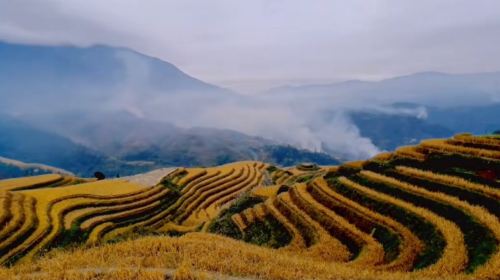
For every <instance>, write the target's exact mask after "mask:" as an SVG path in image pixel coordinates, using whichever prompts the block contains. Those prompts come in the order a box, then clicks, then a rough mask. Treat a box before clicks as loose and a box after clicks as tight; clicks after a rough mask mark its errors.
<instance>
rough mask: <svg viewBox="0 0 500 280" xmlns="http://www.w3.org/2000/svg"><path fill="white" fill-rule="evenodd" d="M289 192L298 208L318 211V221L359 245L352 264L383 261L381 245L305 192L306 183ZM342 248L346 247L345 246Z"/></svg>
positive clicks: (370, 263) (368, 263)
mask: <svg viewBox="0 0 500 280" xmlns="http://www.w3.org/2000/svg"><path fill="white" fill-rule="evenodd" d="M291 193H292V194H294V195H293V197H294V198H296V201H297V202H298V203H297V205H300V208H302V209H305V210H306V211H307V212H316V213H319V214H320V215H317V217H321V221H320V223H321V224H323V225H326V226H327V227H328V228H329V229H330V231H331V229H332V228H333V229H334V231H335V232H343V233H345V235H347V236H349V237H350V238H352V239H353V240H354V241H355V242H356V243H357V244H358V245H359V246H361V251H360V253H359V254H358V256H357V257H356V259H354V260H353V261H352V264H354V265H362V266H365V265H368V266H373V265H379V264H381V263H382V262H383V259H384V249H383V247H382V245H381V244H380V243H379V242H378V241H377V240H375V239H374V238H373V237H372V236H371V235H369V234H366V233H365V232H363V231H361V230H360V229H359V228H357V227H356V226H355V225H353V224H351V223H350V222H349V221H347V220H346V219H345V218H344V217H342V216H340V215H338V214H337V213H335V212H334V211H333V210H331V209H329V208H327V207H326V206H324V205H323V204H321V203H319V202H318V201H316V200H315V199H314V197H312V196H311V195H310V194H309V193H308V192H307V190H306V185H304V184H300V185H297V186H296V188H294V189H292V191H291ZM344 248H345V249H346V247H344ZM340 252H342V251H340Z"/></svg>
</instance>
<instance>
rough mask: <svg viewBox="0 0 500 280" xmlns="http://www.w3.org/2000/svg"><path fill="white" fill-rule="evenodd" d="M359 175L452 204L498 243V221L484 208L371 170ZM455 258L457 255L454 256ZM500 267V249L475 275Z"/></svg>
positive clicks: (493, 271) (492, 271)
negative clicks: (488, 232)
mask: <svg viewBox="0 0 500 280" xmlns="http://www.w3.org/2000/svg"><path fill="white" fill-rule="evenodd" d="M361 175H362V176H364V177H366V178H368V179H370V180H374V181H378V182H381V183H387V184H390V185H393V186H396V187H398V188H401V189H403V190H408V191H410V192H412V193H416V194H419V195H422V196H424V197H426V198H430V199H433V200H436V201H439V202H441V203H445V204H448V205H451V206H454V207H456V208H458V209H461V210H463V211H464V212H466V213H467V214H468V215H470V216H472V217H473V218H475V219H476V220H478V221H479V222H480V223H481V224H483V226H485V227H487V228H488V229H489V230H490V231H491V232H492V233H493V235H494V236H495V238H496V240H497V242H498V243H500V222H499V221H498V219H497V217H496V216H494V215H493V214H491V213H490V212H488V211H487V210H486V209H484V208H482V207H480V206H475V205H471V204H469V203H468V202H466V201H462V200H460V199H458V198H456V197H454V196H450V195H447V194H444V193H440V192H431V191H428V190H426V189H424V188H420V187H417V186H415V185H411V184H408V183H406V182H402V181H399V180H397V179H394V178H391V177H388V176H385V175H381V174H378V173H375V172H372V171H361ZM455 258H457V256H455ZM499 267H500V251H499V250H497V252H496V253H495V254H494V255H493V256H492V257H491V258H490V259H489V261H488V263H487V264H485V265H483V266H481V267H480V268H479V269H478V271H476V273H475V275H480V276H482V277H485V276H491V275H488V274H489V273H495V274H496V273H498V271H497V270H498V268H499Z"/></svg>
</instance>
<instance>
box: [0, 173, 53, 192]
mask: <svg viewBox="0 0 500 280" xmlns="http://www.w3.org/2000/svg"><path fill="white" fill-rule="evenodd" d="M62 179H63V176H61V175H59V174H45V175H39V176H31V177H22V178H15V179H7V180H0V191H15V190H19V189H25V188H36V187H41V186H45V185H50V184H53V183H56V182H58V181H60V180H62Z"/></svg>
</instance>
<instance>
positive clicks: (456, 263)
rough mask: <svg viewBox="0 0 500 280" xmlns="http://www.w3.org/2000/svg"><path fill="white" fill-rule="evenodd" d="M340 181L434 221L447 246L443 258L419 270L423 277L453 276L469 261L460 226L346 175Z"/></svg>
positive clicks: (431, 221)
mask: <svg viewBox="0 0 500 280" xmlns="http://www.w3.org/2000/svg"><path fill="white" fill-rule="evenodd" d="M339 181H340V183H342V184H344V185H346V186H348V187H350V188H353V189H355V190H356V191H359V192H361V193H364V194H365V195H368V196H370V197H372V198H374V199H377V200H381V201H384V202H388V203H391V204H394V205H396V206H399V207H401V208H404V209H406V210H408V211H410V212H413V213H415V214H416V215H418V216H420V217H422V218H424V219H425V220H427V221H429V222H430V223H432V224H433V225H434V226H435V228H436V229H437V230H439V231H440V232H441V234H442V235H443V237H444V239H445V241H446V246H445V249H444V252H443V254H442V255H441V258H440V259H439V260H438V261H437V262H436V263H434V264H432V265H431V266H429V267H427V268H425V269H422V270H420V271H418V273H419V274H421V277H424V276H439V275H441V276H446V277H448V276H451V275H454V274H457V273H460V272H461V271H462V270H463V268H464V267H465V265H466V263H467V249H466V248H465V244H464V237H463V235H462V232H461V231H460V229H459V228H458V226H457V225H456V224H454V223H452V222H450V221H448V220H446V219H444V218H442V217H441V216H438V215H436V214H434V213H433V212H431V211H429V210H427V209H424V208H420V207H417V206H415V205H413V204H411V203H408V202H405V201H402V200H400V199H397V198H395V197H392V196H390V195H386V194H383V193H379V192H376V191H374V190H372V189H370V188H367V187H364V186H362V185H360V184H357V183H355V182H353V181H351V180H349V179H347V178H345V177H340V178H339Z"/></svg>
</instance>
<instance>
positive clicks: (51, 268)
mask: <svg viewBox="0 0 500 280" xmlns="http://www.w3.org/2000/svg"><path fill="white" fill-rule="evenodd" d="M186 262H189V265H188V267H187V270H188V271H189V272H183V273H179V274H181V275H185V274H188V275H189V274H190V273H193V272H194V271H206V272H208V273H210V272H215V273H222V274H223V275H231V276H239V277H250V278H260V279H280V280H281V279H320V280H321V279H338V280H347V279H350V280H374V279H382V280H396V279H398V280H399V279H405V280H416V279H427V280H437V279H443V277H444V276H443V275H437V276H433V277H431V276H429V277H423V276H422V275H421V274H420V273H418V272H414V273H398V272H384V271H376V270H372V269H369V268H366V269H359V268H357V267H353V266H346V265H344V264H341V263H331V262H330V263H326V262H324V261H317V260H314V259H311V258H307V257H303V256H301V255H300V254H296V253H295V252H289V251H286V250H280V249H278V250H273V249H268V248H263V247H258V246H255V245H249V244H246V243H243V242H240V241H236V240H232V239H230V238H226V237H222V236H217V235H212V234H206V233H189V234H186V235H185V236H182V237H180V238H172V237H145V238H141V239H137V240H130V241H124V242H121V243H117V244H106V245H103V246H99V247H95V248H89V249H83V248H77V249H72V250H69V251H61V252H57V251H56V252H52V253H51V254H49V255H48V256H47V257H45V258H42V259H40V260H38V261H35V262H34V263H33V264H21V265H18V266H15V267H13V268H11V269H0V276H1V277H3V279H11V278H14V277H19V279H28V278H30V279H56V278H50V277H48V275H57V276H59V277H63V278H60V279H67V280H76V279H113V278H84V277H85V275H89V273H93V272H96V271H104V270H106V269H109V268H112V269H113V270H112V271H110V272H109V273H110V274H111V275H113V277H117V278H114V279H158V278H150V277H152V273H153V272H157V273H158V272H161V271H163V272H164V271H165V270H161V269H176V268H179V267H182V265H183V263H186ZM113 271H114V272H113ZM125 271H128V272H125ZM140 271H142V273H141V272H140ZM148 272H149V273H148ZM113 273H114V274H113ZM120 273H122V275H123V278H122V275H121V274H120ZM125 273H127V274H125ZM134 273H135V274H134ZM131 274H132V276H130V275H131ZM94 275H95V274H94ZM153 275H154V274H153ZM156 275H157V274H156ZM130 277H132V278H130ZM133 277H135V278H133ZM163 277H164V276H163ZM446 279H450V280H465V279H471V280H472V279H474V278H473V277H469V276H466V275H463V274H461V275H455V276H448V277H446Z"/></svg>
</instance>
